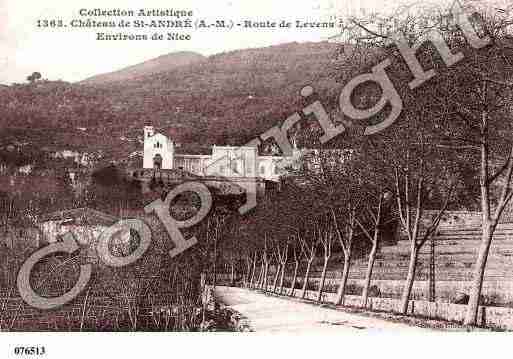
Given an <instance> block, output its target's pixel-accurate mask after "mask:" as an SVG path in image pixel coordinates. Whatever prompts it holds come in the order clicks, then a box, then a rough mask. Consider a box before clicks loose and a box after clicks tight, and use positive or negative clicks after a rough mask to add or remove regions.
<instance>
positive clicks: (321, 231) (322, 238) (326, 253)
mask: <svg viewBox="0 0 513 359" xmlns="http://www.w3.org/2000/svg"><path fill="white" fill-rule="evenodd" d="M325 217H327V218H326V223H322V222H321V223H319V225H318V226H317V228H316V230H315V232H316V234H317V236H318V238H319V242H320V243H321V245H322V248H323V257H324V263H323V266H322V272H321V278H320V281H319V289H318V291H317V301H318V302H321V300H322V292H323V290H324V283H325V281H326V270H327V269H328V262H329V260H330V258H331V254H332V246H333V240H334V233H333V225H332V224H331V221H330V219H329V216H325ZM321 221H322V218H321Z"/></svg>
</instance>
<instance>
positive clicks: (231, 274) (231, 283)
mask: <svg viewBox="0 0 513 359" xmlns="http://www.w3.org/2000/svg"><path fill="white" fill-rule="evenodd" d="M230 267H231V271H230V286H232V287H233V285H234V284H235V265H234V264H233V263H231V264H230Z"/></svg>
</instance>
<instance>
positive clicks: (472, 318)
mask: <svg viewBox="0 0 513 359" xmlns="http://www.w3.org/2000/svg"><path fill="white" fill-rule="evenodd" d="M494 229H495V228H494V225H493V224H491V223H485V224H484V225H483V233H482V237H481V246H480V247H479V253H478V255H477V261H476V264H475V266H474V274H473V276H472V286H471V287H470V293H469V301H468V305H467V314H466V317H465V324H467V325H476V324H477V314H478V310H479V298H480V297H481V290H482V288H483V279H484V273H485V269H486V261H487V259H488V252H489V251H490V245H491V244H492V238H493V232H494Z"/></svg>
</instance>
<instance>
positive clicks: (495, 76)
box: [349, 1, 513, 325]
mask: <svg viewBox="0 0 513 359" xmlns="http://www.w3.org/2000/svg"><path fill="white" fill-rule="evenodd" d="M468 4H470V5H473V6H475V7H477V10H476V9H475V8H474V9H471V8H470V7H468V6H467V5H468ZM494 5H495V4H493V3H492V2H484V1H472V2H471V1H466V2H464V3H463V5H462V4H461V3H460V2H456V3H454V4H453V5H452V7H451V8H449V9H448V8H444V7H443V6H439V7H436V8H430V9H428V11H425V9H414V8H406V9H402V10H401V11H400V12H396V13H394V14H393V15H392V16H373V17H369V18H367V19H351V20H350V21H349V23H350V24H351V25H350V27H351V29H352V30H353V31H354V33H353V34H354V36H353V40H355V41H354V42H355V44H356V48H360V49H363V50H365V49H369V48H375V49H379V51H378V53H380V54H382V55H383V57H387V58H389V59H392V60H393V61H394V60H395V63H397V64H398V65H396V66H393V67H392V68H391V72H393V75H394V78H395V80H396V84H397V80H399V81H400V84H401V87H400V91H399V92H400V93H401V98H402V99H403V101H404V107H405V108H409V109H417V113H419V114H420V113H421V116H420V117H421V118H422V119H423V121H424V123H425V124H428V125H429V126H427V127H426V126H425V127H424V128H425V129H427V131H423V132H424V134H425V137H424V139H423V141H420V142H419V141H416V142H417V143H420V145H421V146H424V147H426V146H429V147H432V148H437V149H438V150H440V151H439V156H441V157H446V158H449V157H451V156H452V157H453V158H454V159H456V160H459V161H461V160H465V161H467V162H470V163H473V164H474V166H475V168H476V169H478V173H477V176H476V177H477V178H478V179H479V180H478V182H479V192H480V203H479V206H480V208H481V212H482V239H481V243H480V245H479V248H478V256H477V260H476V263H475V266H474V274H473V280H472V289H471V292H470V300H469V304H468V312H467V316H466V320H465V322H466V324H469V325H475V324H476V319H477V313H478V305H479V298H480V294H481V288H482V283H483V279H484V271H485V267H486V261H487V258H488V252H489V249H490V245H491V242H492V239H493V233H494V231H495V229H496V228H497V225H498V223H499V221H500V219H501V216H502V213H503V212H504V209H505V208H506V206H507V204H508V203H509V202H510V200H511V197H512V196H513V191H512V188H511V180H512V172H513V144H512V143H511V140H510V138H511V136H510V133H511V121H504V118H508V119H510V118H511V86H512V84H511V83H510V82H509V79H511V77H512V64H511V61H510V58H511V55H512V53H511V48H512V47H511V34H510V32H511V25H512V21H511V17H510V16H511V7H510V8H509V9H501V8H500V7H494ZM426 39H429V40H430V42H429V43H428V44H426V43H427V42H426V41H425V40H426ZM412 49H414V51H412ZM447 49H448V51H447ZM397 50H399V51H397ZM434 50H436V52H435V51H434ZM356 53H357V52H356ZM405 61H406V65H407V66H408V67H405V66H404V62H405ZM401 63H402V64H403V65H402V68H401ZM428 67H431V69H430V70H429V71H427V70H426V69H425V68H428ZM412 73H414V79H413V81H411V74H412ZM504 79H506V81H505V80H504ZM428 80H429V81H428ZM426 81H427V82H426ZM408 82H409V88H407V87H405V86H404V84H405V83H408ZM421 85H422V86H421ZM425 99H429V101H428V102H426V101H425ZM421 106H423V107H424V108H425V109H430V110H429V111H420V110H421ZM409 112H410V113H412V111H409ZM405 117H406V116H402V120H403V121H404V119H405ZM406 119H408V120H409V121H410V120H411V117H410V116H408V117H406ZM400 120H401V119H400ZM508 131H509V132H508ZM417 139H418V137H417ZM414 144H415V141H410V145H414ZM442 149H444V150H445V152H442V151H441V150H442ZM423 152H426V151H423ZM455 152H457V154H455ZM409 153H410V155H411V154H412V153H411V151H410V152H409ZM415 156H416V157H417V158H419V157H418V156H417V155H415ZM411 158H412V157H410V159H411ZM431 160H432V157H429V161H431ZM403 162H404V161H403ZM407 162H408V161H407ZM425 165H426V162H425V161H424V162H423V163H417V168H418V170H419V171H417V172H418V173H417V174H416V175H414V174H413V173H411V167H409V166H407V167H402V166H400V167H398V168H397V171H396V173H395V178H396V186H395V187H396V192H397V193H396V196H397V197H398V198H397V204H398V207H399V209H398V213H399V214H400V215H401V223H402V225H403V228H404V229H405V230H406V232H407V235H408V238H409V239H410V240H411V241H412V247H411V249H412V251H411V259H412V260H411V261H410V270H409V274H408V280H407V285H406V289H408V287H409V286H410V284H411V277H412V271H414V266H413V263H414V262H415V256H416V255H417V254H418V249H419V248H418V247H421V246H422V244H423V243H424V242H425V239H426V237H425V234H426V233H427V234H429V233H433V231H434V228H435V227H436V225H437V221H438V220H437V219H438V218H439V216H435V217H434V219H433V221H432V222H431V224H430V225H428V226H427V229H426V230H425V233H424V234H422V235H421V236H420V238H418V227H417V226H416V223H418V221H417V218H418V214H419V213H422V209H421V208H419V206H418V204H419V203H420V202H424V198H423V197H424V194H423V191H422V190H420V189H419V190H417V191H416V192H417V193H412V195H413V196H412V195H408V194H407V193H409V192H410V190H411V189H410V185H409V184H408V183H411V180H412V179H414V178H415V179H414V182H415V181H416V182H417V188H420V187H424V188H426V189H427V187H426V186H425V183H424V182H425V180H424V179H422V178H423V177H424V176H423V175H420V174H422V172H424V173H426V172H425V171H424V170H422V168H423V167H424V166H425ZM405 169H406V170H405ZM455 187H457V186H456V185H455ZM447 188H452V186H446V191H445V194H443V196H440V199H441V198H442V197H445V198H446V200H447V199H448V198H449V197H448V196H447ZM418 194H420V196H418ZM410 199H413V200H416V202H417V203H416V204H415V205H414V206H413V207H412V206H410V205H409V203H411V202H410ZM439 202H440V201H439ZM444 203H446V201H443V200H442V201H441V202H440V203H439V208H440V209H441V211H440V212H439V214H440V213H441V212H442V211H443V209H444V207H445V206H446V204H444ZM408 206H410V209H413V210H414V213H416V214H413V219H412V214H409V210H408V208H405V207H408ZM421 207H422V205H421ZM406 295H407V290H405V293H403V303H402V311H403V312H404V311H405V310H406V308H405V306H407V298H406Z"/></svg>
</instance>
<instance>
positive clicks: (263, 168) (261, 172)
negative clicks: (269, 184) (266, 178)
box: [260, 166, 265, 175]
mask: <svg viewBox="0 0 513 359" xmlns="http://www.w3.org/2000/svg"><path fill="white" fill-rule="evenodd" d="M260 174H261V175H265V167H264V166H260Z"/></svg>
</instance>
